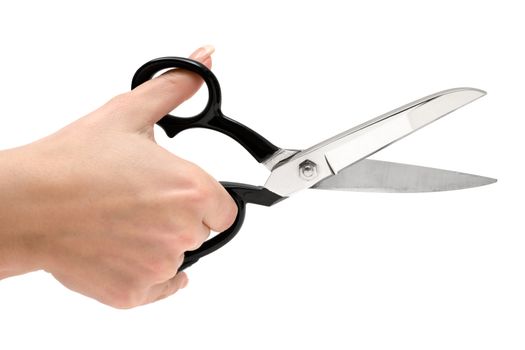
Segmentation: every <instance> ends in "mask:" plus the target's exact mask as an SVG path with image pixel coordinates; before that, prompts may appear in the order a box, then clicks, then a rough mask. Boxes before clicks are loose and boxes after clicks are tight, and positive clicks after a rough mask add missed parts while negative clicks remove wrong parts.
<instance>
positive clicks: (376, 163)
mask: <svg viewBox="0 0 525 350" xmlns="http://www.w3.org/2000/svg"><path fill="white" fill-rule="evenodd" d="M496 181H497V180H496V179H492V178H489V177H483V176H478V175H471V174H465V173H460V172H457V171H449V170H441V169H434V168H427V167H422V166H417V165H410V164H400V163H392V162H384V161H381V160H372V159H363V160H362V161H360V162H357V163H356V164H354V165H352V166H350V167H348V168H346V169H343V170H341V171H340V172H339V173H338V174H337V175H333V176H330V177H328V178H326V179H324V180H322V181H321V182H318V183H316V184H315V185H314V186H313V187H312V188H319V189H324V190H339V191H341V190H346V191H359V192H398V193H412V192H437V191H451V190H461V189H464V188H471V187H478V186H484V185H488V184H491V183H494V182H496Z"/></svg>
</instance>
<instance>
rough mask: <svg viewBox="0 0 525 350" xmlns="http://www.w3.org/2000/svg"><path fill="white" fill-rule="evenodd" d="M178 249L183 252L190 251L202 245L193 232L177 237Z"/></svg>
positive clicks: (201, 241)
mask: <svg viewBox="0 0 525 350" xmlns="http://www.w3.org/2000/svg"><path fill="white" fill-rule="evenodd" d="M178 243H179V247H182V248H183V249H184V251H191V250H195V249H198V248H199V247H200V246H201V245H202V243H203V240H202V239H201V238H199V237H198V235H197V234H196V233H195V232H191V233H186V234H181V235H180V236H179V242H178Z"/></svg>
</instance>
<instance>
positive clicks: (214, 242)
mask: <svg viewBox="0 0 525 350" xmlns="http://www.w3.org/2000/svg"><path fill="white" fill-rule="evenodd" d="M221 184H222V185H223V186H224V188H225V189H226V190H227V191H228V193H229V194H230V195H231V196H232V198H233V200H234V201H235V203H236V204H237V208H238V212H237V217H236V218H235V221H234V222H233V224H232V225H231V226H230V228H228V229H227V230H226V231H224V232H221V233H219V234H217V235H216V236H214V237H212V238H210V239H209V240H207V241H206V242H204V243H203V244H202V245H201V246H200V247H199V248H198V249H196V250H192V251H189V252H186V253H185V254H184V261H183V263H182V265H181V266H180V267H179V271H182V270H184V269H185V268H187V267H189V266H191V265H193V264H194V263H196V262H197V261H199V259H200V258H202V257H203V256H206V255H208V254H210V253H213V252H214V251H216V250H217V249H219V248H220V247H222V246H224V245H225V244H226V243H228V242H229V241H231V240H232V239H233V237H235V235H236V234H237V232H239V230H240V229H241V226H242V224H243V222H244V216H245V213H246V204H247V203H253V204H259V205H264V206H271V205H273V204H275V203H277V202H279V201H281V200H283V199H285V198H286V197H281V196H279V195H278V194H275V193H273V192H271V191H269V190H267V189H266V188H264V187H260V186H252V185H247V184H241V183H234V182H221Z"/></svg>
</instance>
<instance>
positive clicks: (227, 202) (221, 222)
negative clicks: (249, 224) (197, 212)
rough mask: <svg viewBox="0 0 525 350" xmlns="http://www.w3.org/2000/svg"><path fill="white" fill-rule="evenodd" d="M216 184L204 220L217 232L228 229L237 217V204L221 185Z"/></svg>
mask: <svg viewBox="0 0 525 350" xmlns="http://www.w3.org/2000/svg"><path fill="white" fill-rule="evenodd" d="M213 182H214V186H213V187H214V191H213V193H214V195H213V196H212V200H210V201H209V207H208V208H207V211H206V213H205V215H204V218H203V223H204V224H205V225H206V226H208V227H209V228H210V229H211V230H213V231H215V232H222V231H224V230H226V229H228V228H229V227H230V226H231V225H232V224H233V222H234V221H235V218H236V217H237V211H238V208H237V204H236V203H235V201H234V200H233V198H232V197H231V196H230V194H229V193H228V192H227V191H226V190H225V189H224V187H222V185H221V184H219V183H218V182H216V181H215V180H214V181H213Z"/></svg>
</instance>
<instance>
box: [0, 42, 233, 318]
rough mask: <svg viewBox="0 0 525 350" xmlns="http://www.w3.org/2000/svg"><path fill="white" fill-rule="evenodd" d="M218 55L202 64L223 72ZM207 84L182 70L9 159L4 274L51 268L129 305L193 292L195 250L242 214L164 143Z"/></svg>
mask: <svg viewBox="0 0 525 350" xmlns="http://www.w3.org/2000/svg"><path fill="white" fill-rule="evenodd" d="M212 52H213V49H212V48H211V47H204V48H201V49H199V50H197V51H196V52H195V53H193V54H192V56H190V57H191V58H193V59H195V60H198V61H200V62H202V63H203V64H205V65H206V66H208V67H211V57H210V55H211V53H212ZM201 83H202V80H201V79H200V78H199V77H198V76H197V75H195V74H193V73H190V72H186V71H180V70H178V71H176V72H174V71H170V72H168V73H165V74H163V75H161V76H159V77H157V78H155V79H152V80H150V81H148V82H146V83H144V84H142V85H141V86H139V87H137V88H136V89H134V90H133V91H130V92H127V93H124V94H122V95H119V96H117V97H115V98H113V99H112V100H111V101H109V102H108V103H107V104H105V105H104V106H102V107H101V108H99V109H97V110H96V111H94V112H92V113H90V114H89V115H87V116H85V117H83V118H81V119H79V120H77V121H75V122H74V123H72V124H70V125H68V126H66V127H65V128H63V129H61V130H59V131H58V132H57V133H55V134H53V135H50V136H48V137H46V138H44V139H41V140H38V141H36V142H34V143H31V144H29V145H26V146H23V147H19V148H15V149H10V150H6V151H2V152H0V162H2V164H1V166H2V169H3V171H2V172H1V173H2V174H0V177H1V179H0V253H1V254H0V278H2V276H3V277H6V276H10V275H15V274H20V273H24V272H28V271H32V270H37V269H45V270H46V271H48V272H50V273H51V274H53V276H54V277H55V278H56V279H57V280H59V281H60V282H61V283H62V284H64V285H65V286H66V287H68V288H70V289H72V290H75V291H77V292H79V293H82V294H84V295H87V296H89V297H92V298H94V299H97V300H99V301H100V302H102V303H105V304H108V305H111V306H113V307H117V308H130V307H134V306H137V305H141V304H145V303H150V302H153V301H156V300H158V299H161V298H164V297H166V296H168V295H171V294H173V293H175V292H176V291H177V290H178V289H180V288H183V287H184V286H185V285H186V284H187V281H188V279H187V276H186V274H185V273H184V272H179V273H177V270H178V268H179V266H180V265H181V263H182V261H183V257H184V252H185V251H189V250H194V249H196V248H198V247H199V246H200V245H201V244H202V243H203V242H204V241H205V240H206V239H207V237H208V236H209V233H210V229H211V230H214V231H223V230H225V229H227V228H228V227H229V226H230V225H231V224H232V223H233V221H234V219H235V216H236V213H237V207H236V205H235V203H234V201H233V200H232V198H231V197H230V196H229V195H228V193H227V192H226V191H225V190H224V188H223V187H222V186H221V185H220V184H219V183H218V182H216V181H215V180H214V179H213V178H211V177H210V176H209V175H208V174H206V173H205V172H204V171H203V170H201V169H200V168H199V167H197V166H196V165H194V164H192V163H190V162H187V161H185V160H183V159H181V158H178V157H177V156H175V155H173V154H172V153H170V152H168V151H167V150H165V149H163V148H161V147H160V146H158V145H157V144H156V143H155V140H154V137H153V125H154V124H155V122H157V121H158V120H159V119H160V118H162V117H163V116H164V115H165V114H167V113H169V112H170V111H171V110H172V109H174V108H175V107H176V106H178V105H179V104H181V103H182V102H183V101H184V100H186V99H188V98H189V97H191V96H192V95H193V94H194V93H195V92H196V91H197V90H198V88H199V87H200V85H201Z"/></svg>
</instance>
